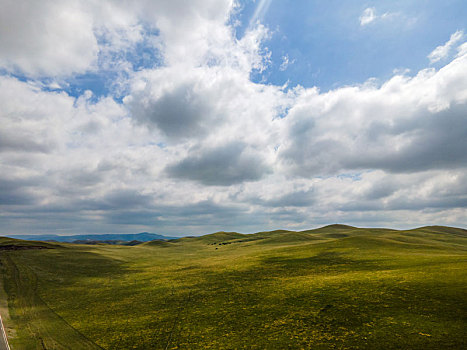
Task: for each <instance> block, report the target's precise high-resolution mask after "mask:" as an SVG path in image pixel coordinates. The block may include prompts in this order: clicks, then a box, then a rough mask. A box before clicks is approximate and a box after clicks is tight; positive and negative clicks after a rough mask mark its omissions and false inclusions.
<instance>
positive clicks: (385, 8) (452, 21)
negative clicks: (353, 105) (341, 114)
mask: <svg viewBox="0 0 467 350" xmlns="http://www.w3.org/2000/svg"><path fill="white" fill-rule="evenodd" d="M258 2H259V1H257V2H247V3H246V5H245V12H246V13H248V14H250V13H251V11H252V9H250V7H252V8H255V6H257V5H258V4H257V3H258ZM367 8H374V9H375V12H376V16H381V15H383V14H385V13H387V14H390V15H391V16H388V17H387V18H385V19H382V18H376V19H375V20H374V21H373V22H372V23H369V24H367V25H365V26H362V25H360V20H359V18H360V16H361V15H362V13H363V11H364V10H365V9H367ZM240 16H242V14H240ZM466 18H467V4H466V3H465V2H464V1H461V0H457V1H436V0H431V1H357V0H352V1H335V0H334V1H332V0H331V1H303V0H297V1H291V0H290V1H287V0H286V1H270V5H269V6H268V10H267V11H266V12H265V13H264V15H263V16H262V18H261V20H262V23H264V24H265V25H266V26H268V27H269V28H270V29H271V31H272V32H273V33H272V37H271V40H270V41H268V42H267V43H266V45H267V47H268V48H269V49H270V50H271V52H272V61H273V64H272V67H271V69H269V70H268V71H267V72H266V73H265V74H264V77H265V78H266V81H267V82H269V83H272V84H283V83H284V82H286V81H290V85H292V86H294V85H297V84H300V85H303V86H305V87H311V86H318V87H320V88H321V89H323V90H329V89H333V88H337V87H339V86H342V85H350V84H355V83H363V82H364V81H366V80H367V79H369V78H373V77H374V78H379V79H387V78H388V77H390V76H392V75H393V71H394V69H410V70H411V71H418V70H420V69H421V68H423V67H426V65H427V62H428V60H427V55H428V54H429V53H430V52H431V51H432V50H433V47H436V46H438V45H439V44H441V43H443V42H445V41H446V38H449V36H450V35H451V34H452V33H453V32H455V31H456V30H461V29H464V28H465V26H466V23H467V21H466ZM284 56H288V58H289V61H291V62H292V61H293V62H294V63H293V64H291V65H290V66H289V67H288V69H286V70H284V71H281V70H280V69H279V68H280V65H281V62H282V57H284Z"/></svg>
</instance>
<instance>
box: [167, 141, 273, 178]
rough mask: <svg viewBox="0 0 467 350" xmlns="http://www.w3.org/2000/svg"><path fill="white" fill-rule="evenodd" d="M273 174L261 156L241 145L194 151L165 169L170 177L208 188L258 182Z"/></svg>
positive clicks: (234, 143)
mask: <svg viewBox="0 0 467 350" xmlns="http://www.w3.org/2000/svg"><path fill="white" fill-rule="evenodd" d="M270 171H271V170H270V168H269V166H268V165H267V164H266V163H265V161H264V160H263V159H262V158H261V156H260V155H259V154H257V153H254V151H251V150H249V149H248V148H247V145H246V144H244V143H241V142H233V143H229V144H227V145H224V146H221V147H217V148H209V149H206V150H204V149H203V150H192V151H191V152H190V153H189V155H188V157H186V158H185V159H183V160H182V161H180V162H179V163H176V164H173V165H170V166H168V167H167V168H166V173H167V174H168V175H169V176H171V177H175V178H179V179H187V180H193V181H197V182H200V183H202V184H204V185H208V186H213V185H218V186H229V185H233V184H238V183H242V182H246V181H257V180H259V179H261V178H262V177H263V176H264V175H266V174H267V173H269V172H270Z"/></svg>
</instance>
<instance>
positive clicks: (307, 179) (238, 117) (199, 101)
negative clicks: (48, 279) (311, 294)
mask: <svg viewBox="0 0 467 350" xmlns="http://www.w3.org/2000/svg"><path fill="white" fill-rule="evenodd" d="M2 5H3V6H2V12H1V13H0V47H1V48H2V50H0V105H1V106H2V109H1V110H0V122H1V123H0V165H1V167H2V172H1V173H0V189H1V191H0V219H1V220H2V223H3V225H2V227H1V228H0V233H3V234H8V233H15V234H21V233H24V234H31V233H53V234H71V233H106V232H107V233H111V232H112V233H113V232H136V231H151V232H157V233H161V234H164V233H165V234H170V235H183V234H202V233H206V232H213V231H218V230H234V231H240V232H254V231H260V230H266V229H277V228H287V229H307V228H311V227H317V226H320V225H325V224H329V223H336V222H339V223H345V224H352V225H357V226H372V227H374V226H385V227H395V228H409V227H414V226H421V225H430V224H445V225H452V226H462V227H463V226H465V217H467V166H466V164H467V155H466V152H465V149H467V144H466V142H467V120H466V115H467V73H466V72H467V35H466V32H467V28H466V27H467V22H466V20H465V19H466V18H467V4H466V3H465V2H464V1H460V0H457V1H434V0H430V1H357V0H352V1H304V0H295V1H285V0H284V1H278V0H257V1H252V0H248V1H247V0H245V1H234V0H196V1H190V2H187V1H185V0H173V1H170V2H168V1H165V0H137V1H134V2H131V3H129V2H125V1H111V0H84V1H79V0H63V1H61V2H56V1H52V0H44V1H40V2H37V1H32V0H18V1H14V2H5V3H4V4H2Z"/></svg>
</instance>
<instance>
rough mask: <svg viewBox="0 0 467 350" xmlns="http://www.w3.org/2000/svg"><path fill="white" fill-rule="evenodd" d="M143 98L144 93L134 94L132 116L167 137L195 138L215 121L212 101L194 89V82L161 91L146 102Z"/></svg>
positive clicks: (210, 127) (206, 130)
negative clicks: (154, 97) (160, 94)
mask: <svg viewBox="0 0 467 350" xmlns="http://www.w3.org/2000/svg"><path fill="white" fill-rule="evenodd" d="M147 99H148V98H147V96H140V95H137V96H135V100H134V101H132V103H131V104H130V109H131V111H132V115H133V116H134V117H135V118H136V119H137V120H139V121H140V122H142V123H144V124H146V125H148V126H151V127H157V128H158V129H160V130H161V131H162V132H164V133H165V134H166V135H167V136H169V137H174V138H188V137H199V136H202V135H204V134H206V133H207V132H208V131H209V130H210V129H212V127H213V123H215V111H214V109H213V106H212V104H213V101H210V99H209V96H205V95H204V94H203V93H201V92H200V91H197V87H196V82H190V83H185V84H182V85H179V86H177V87H176V88H174V89H173V90H169V91H164V93H163V94H162V96H160V97H159V98H157V99H155V100H151V101H150V102H146V101H147Z"/></svg>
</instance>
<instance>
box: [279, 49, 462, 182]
mask: <svg viewBox="0 0 467 350" xmlns="http://www.w3.org/2000/svg"><path fill="white" fill-rule="evenodd" d="M466 66H467V57H465V56H462V57H458V58H456V59H455V60H454V61H452V62H451V63H450V64H449V65H447V66H446V67H444V68H443V69H441V70H439V71H434V70H423V71H421V72H419V73H418V74H417V75H416V76H415V77H413V78H411V77H406V76H394V77H393V78H392V79H390V80H389V81H387V82H386V83H384V84H383V85H382V86H381V87H367V86H361V87H358V86H355V87H346V88H341V89H337V90H333V91H330V92H328V93H326V94H319V93H318V92H317V91H304V92H302V93H301V94H300V95H299V96H298V98H297V100H296V103H295V104H294V106H293V107H292V108H291V109H290V111H289V114H288V116H287V119H288V125H287V127H286V130H287V134H286V136H285V137H284V139H285V140H286V142H285V143H284V145H283V146H282V147H281V152H280V158H281V159H282V161H283V162H284V166H285V167H288V168H289V169H290V172H291V173H296V174H301V175H302V176H309V177H313V176H317V175H321V174H336V173H339V172H341V171H355V170H362V169H384V170H386V171H390V172H404V171H405V172H413V171H422V170H427V169H439V168H445V169H451V168H456V167H459V166H463V164H465V161H466V158H465V156H464V153H465V152H463V151H462V150H463V149H465V148H466V147H467V144H466V143H465V140H467V138H466V135H465V128H464V127H463V126H462V125H464V124H465V117H464V116H465V110H466V93H467V76H466V75H465V74H463V73H462V72H463V70H464V69H465V67H466Z"/></svg>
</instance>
